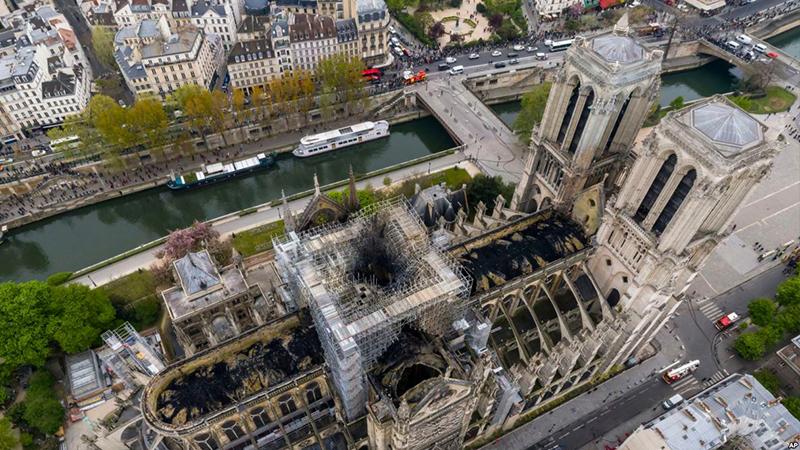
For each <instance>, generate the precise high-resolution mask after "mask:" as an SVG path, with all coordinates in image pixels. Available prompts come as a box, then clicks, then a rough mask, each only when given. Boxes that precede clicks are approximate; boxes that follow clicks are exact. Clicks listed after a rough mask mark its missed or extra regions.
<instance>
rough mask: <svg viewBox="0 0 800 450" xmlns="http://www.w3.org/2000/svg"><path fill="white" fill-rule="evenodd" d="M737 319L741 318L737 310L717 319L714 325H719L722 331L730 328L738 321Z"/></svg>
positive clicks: (718, 327)
mask: <svg viewBox="0 0 800 450" xmlns="http://www.w3.org/2000/svg"><path fill="white" fill-rule="evenodd" d="M737 320H739V315H738V314H736V313H735V312H732V313H730V314H725V315H724V316H722V317H720V318H719V319H717V321H716V322H714V326H715V327H717V329H718V330H719V331H722V330H725V329H727V328H730V327H731V326H732V325H733V324H734V323H736V321H737Z"/></svg>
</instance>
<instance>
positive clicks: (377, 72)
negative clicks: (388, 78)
mask: <svg viewBox="0 0 800 450" xmlns="http://www.w3.org/2000/svg"><path fill="white" fill-rule="evenodd" d="M361 76H362V77H364V78H367V79H370V80H371V79H374V78H376V77H377V78H380V77H382V76H383V72H381V69H364V70H362V71H361Z"/></svg>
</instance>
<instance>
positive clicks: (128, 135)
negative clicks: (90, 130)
mask: <svg viewBox="0 0 800 450" xmlns="http://www.w3.org/2000/svg"><path fill="white" fill-rule="evenodd" d="M86 111H87V112H88V120H89V124H90V125H91V126H92V127H94V128H95V130H97V132H98V133H99V134H100V137H101V138H102V139H103V141H105V144H106V145H107V146H113V147H114V149H115V150H120V149H124V148H127V147H128V146H130V145H131V144H132V143H134V142H135V141H136V135H135V134H134V133H133V131H132V130H131V129H129V128H128V112H127V111H126V110H125V108H123V107H121V106H119V104H118V103H117V102H116V101H115V100H114V99H113V98H111V97H108V96H106V95H95V96H93V97H92V99H91V100H89V105H88V106H87V107H86Z"/></svg>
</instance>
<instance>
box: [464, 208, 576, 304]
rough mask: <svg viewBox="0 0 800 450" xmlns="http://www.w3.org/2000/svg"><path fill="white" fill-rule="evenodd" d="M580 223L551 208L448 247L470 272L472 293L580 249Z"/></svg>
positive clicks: (526, 272)
mask: <svg viewBox="0 0 800 450" xmlns="http://www.w3.org/2000/svg"><path fill="white" fill-rule="evenodd" d="M587 244H588V239H587V237H586V236H585V235H584V233H583V231H582V229H581V227H580V225H578V224H576V223H575V222H573V221H571V220H570V219H568V218H566V217H564V216H561V215H560V214H558V213H556V212H554V211H553V210H545V211H541V212H539V213H536V214H534V215H532V216H528V217H525V218H523V219H520V220H517V221H515V222H512V223H510V224H508V225H506V226H504V227H502V228H498V229H497V230H494V231H492V232H490V233H488V234H484V235H481V236H478V237H477V238H474V239H471V240H469V241H466V242H464V243H461V244H459V245H456V246H454V247H451V248H450V249H449V252H450V254H452V255H453V256H455V257H457V258H458V260H459V261H460V262H461V264H462V265H463V266H464V267H465V268H466V269H467V272H469V274H470V275H472V280H473V283H472V290H471V292H472V294H476V293H480V292H485V291H489V290H491V289H494V288H495V287H497V286H501V285H503V284H505V283H506V282H507V281H510V280H512V279H514V278H517V277H519V276H522V275H525V274H528V273H531V272H534V271H536V270H538V269H541V268H542V267H545V266H546V265H548V264H550V263H552V262H555V261H558V260H559V259H562V258H565V257H567V256H569V255H571V254H573V253H576V252H578V251H580V250H583V249H584V248H585V247H586V246H587Z"/></svg>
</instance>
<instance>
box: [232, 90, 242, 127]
mask: <svg viewBox="0 0 800 450" xmlns="http://www.w3.org/2000/svg"><path fill="white" fill-rule="evenodd" d="M244 106H245V105H244V92H243V91H242V90H241V89H234V90H233V93H232V94H231V108H233V112H235V113H236V119H237V121H239V122H241V121H244V120H246V117H244V116H245V114H244V113H245V109H244Z"/></svg>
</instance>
